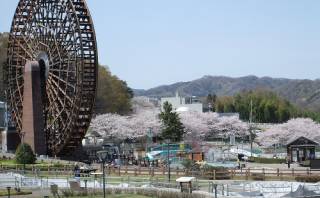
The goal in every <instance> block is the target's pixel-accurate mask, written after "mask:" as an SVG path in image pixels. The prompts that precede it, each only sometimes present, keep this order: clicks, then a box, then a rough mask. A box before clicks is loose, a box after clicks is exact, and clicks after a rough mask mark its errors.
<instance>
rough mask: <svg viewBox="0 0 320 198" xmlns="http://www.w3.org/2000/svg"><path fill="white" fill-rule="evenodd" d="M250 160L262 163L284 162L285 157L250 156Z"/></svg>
mask: <svg viewBox="0 0 320 198" xmlns="http://www.w3.org/2000/svg"><path fill="white" fill-rule="evenodd" d="M249 160H250V161H252V162H255V163H262V164H283V163H286V160H285V159H277V158H261V157H250V158H249Z"/></svg>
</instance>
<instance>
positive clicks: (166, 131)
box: [159, 102, 185, 142]
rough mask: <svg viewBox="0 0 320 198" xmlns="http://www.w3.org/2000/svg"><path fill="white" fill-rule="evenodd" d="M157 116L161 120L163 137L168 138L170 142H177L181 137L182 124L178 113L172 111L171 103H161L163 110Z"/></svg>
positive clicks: (182, 132) (182, 131) (182, 133)
mask: <svg viewBox="0 0 320 198" xmlns="http://www.w3.org/2000/svg"><path fill="white" fill-rule="evenodd" d="M159 118H160V120H161V122H162V134H161V135H162V138H163V139H170V141H171V142H179V141H181V140H182V139H183V135H184V133H185V131H184V126H183V124H182V122H181V121H180V118H179V115H178V114H177V113H176V112H173V111H172V105H171V104H170V103H169V102H165V103H164V104H163V111H161V113H160V114H159Z"/></svg>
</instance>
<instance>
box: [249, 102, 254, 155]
mask: <svg viewBox="0 0 320 198" xmlns="http://www.w3.org/2000/svg"><path fill="white" fill-rule="evenodd" d="M249 132H250V156H251V157H252V144H253V137H252V136H253V135H252V99H251V100H250V117H249Z"/></svg>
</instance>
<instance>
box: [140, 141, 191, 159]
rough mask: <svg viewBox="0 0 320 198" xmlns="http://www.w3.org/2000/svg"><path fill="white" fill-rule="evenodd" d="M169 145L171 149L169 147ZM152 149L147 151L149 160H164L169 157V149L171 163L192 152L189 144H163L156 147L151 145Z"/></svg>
mask: <svg viewBox="0 0 320 198" xmlns="http://www.w3.org/2000/svg"><path fill="white" fill-rule="evenodd" d="M168 146H169V149H168ZM150 150H151V151H150V152H148V153H146V157H147V159H148V160H150V161H153V160H164V161H166V159H167V158H168V150H169V158H170V162H171V163H175V162H178V161H181V158H184V157H183V156H185V155H186V154H189V153H191V151H192V148H191V146H190V145H188V144H169V145H168V144H161V145H157V146H154V147H151V149H150Z"/></svg>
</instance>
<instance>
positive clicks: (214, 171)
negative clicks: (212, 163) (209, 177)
mask: <svg viewBox="0 0 320 198" xmlns="http://www.w3.org/2000/svg"><path fill="white" fill-rule="evenodd" d="M213 180H216V170H213Z"/></svg>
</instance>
